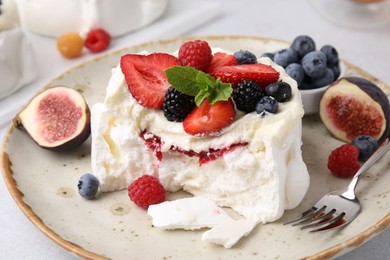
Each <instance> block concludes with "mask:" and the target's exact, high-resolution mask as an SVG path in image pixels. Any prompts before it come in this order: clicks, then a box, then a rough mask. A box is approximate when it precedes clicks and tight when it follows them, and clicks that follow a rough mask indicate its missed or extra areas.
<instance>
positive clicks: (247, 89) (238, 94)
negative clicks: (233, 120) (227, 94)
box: [233, 80, 264, 113]
mask: <svg viewBox="0 0 390 260" xmlns="http://www.w3.org/2000/svg"><path fill="white" fill-rule="evenodd" d="M263 96H264V92H263V89H262V88H261V87H260V86H259V85H258V84H257V83H256V82H255V81H252V80H243V81H241V82H239V83H238V84H237V87H236V88H235V89H234V90H233V100H234V102H235V104H236V107H237V109H238V110H241V111H243V112H245V113H251V112H253V111H255V108H256V104H257V102H259V100H260V99H261V98H262V97H263Z"/></svg>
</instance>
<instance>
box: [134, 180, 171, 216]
mask: <svg viewBox="0 0 390 260" xmlns="http://www.w3.org/2000/svg"><path fill="white" fill-rule="evenodd" d="M127 191H128V194H129V197H130V199H131V200H132V201H133V202H134V203H135V204H136V205H137V206H139V207H141V208H144V209H147V208H148V207H149V206H150V205H153V204H158V203H161V202H163V201H164V200H165V189H164V187H163V186H162V185H161V183H160V181H159V180H158V179H157V178H156V177H154V176H151V175H143V176H141V177H139V178H138V179H136V180H135V181H134V182H133V183H131V184H130V185H129V187H128V188H127Z"/></svg>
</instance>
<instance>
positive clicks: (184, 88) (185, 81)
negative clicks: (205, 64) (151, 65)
mask: <svg viewBox="0 0 390 260" xmlns="http://www.w3.org/2000/svg"><path fill="white" fill-rule="evenodd" d="M199 72H200V71H199V70H197V69H194V68H191V67H181V66H174V67H171V68H169V69H166V70H165V75H166V76H167V79H168V82H169V83H170V84H171V85H172V87H173V88H174V89H176V90H177V91H180V92H181V93H184V94H186V95H189V96H193V97H194V96H196V95H197V94H198V92H199V90H200V89H199V86H198V85H197V81H196V78H197V76H198V73H199Z"/></svg>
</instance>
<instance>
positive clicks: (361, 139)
mask: <svg viewBox="0 0 390 260" xmlns="http://www.w3.org/2000/svg"><path fill="white" fill-rule="evenodd" d="M352 145H354V146H356V147H357V148H358V149H359V160H360V161H366V160H367V159H368V158H370V156H371V155H372V154H373V153H374V152H375V151H376V149H377V148H378V142H377V141H376V140H375V139H374V138H373V137H372V136H369V135H359V136H357V137H356V138H355V139H354V140H353V141H352Z"/></svg>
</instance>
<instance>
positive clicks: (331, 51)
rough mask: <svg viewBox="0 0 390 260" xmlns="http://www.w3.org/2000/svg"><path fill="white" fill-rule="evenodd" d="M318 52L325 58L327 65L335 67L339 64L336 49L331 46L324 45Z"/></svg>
mask: <svg viewBox="0 0 390 260" xmlns="http://www.w3.org/2000/svg"><path fill="white" fill-rule="evenodd" d="M320 51H322V52H323V53H324V54H325V56H326V60H327V63H328V66H329V65H336V64H338V63H339V54H338V53H337V51H336V49H335V48H334V47H333V46H332V45H329V44H328V45H324V46H323V47H322V48H321V49H320Z"/></svg>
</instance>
